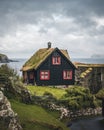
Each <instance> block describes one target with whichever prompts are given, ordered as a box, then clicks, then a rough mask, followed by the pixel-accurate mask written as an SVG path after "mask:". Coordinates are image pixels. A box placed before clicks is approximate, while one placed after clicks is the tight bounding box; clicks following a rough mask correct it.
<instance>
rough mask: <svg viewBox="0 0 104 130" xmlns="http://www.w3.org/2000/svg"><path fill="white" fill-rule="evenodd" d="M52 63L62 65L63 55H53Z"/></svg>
mask: <svg viewBox="0 0 104 130" xmlns="http://www.w3.org/2000/svg"><path fill="white" fill-rule="evenodd" d="M52 64H53V65H60V64H61V57H60V56H53V57H52Z"/></svg>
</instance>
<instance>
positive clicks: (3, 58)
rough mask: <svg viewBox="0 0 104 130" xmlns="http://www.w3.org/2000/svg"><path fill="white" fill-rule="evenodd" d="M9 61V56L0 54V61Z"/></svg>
mask: <svg viewBox="0 0 104 130" xmlns="http://www.w3.org/2000/svg"><path fill="white" fill-rule="evenodd" d="M9 61H10V60H9V58H8V57H7V56H6V55H4V54H0V62H1V63H8V62H9Z"/></svg>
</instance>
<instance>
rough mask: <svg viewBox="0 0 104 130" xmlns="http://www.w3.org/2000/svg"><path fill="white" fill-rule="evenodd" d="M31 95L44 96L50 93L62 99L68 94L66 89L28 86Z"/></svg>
mask: <svg viewBox="0 0 104 130" xmlns="http://www.w3.org/2000/svg"><path fill="white" fill-rule="evenodd" d="M26 88H27V89H28V90H29V91H30V93H31V94H33V95H34V94H35V95H37V96H42V95H43V94H44V93H45V92H50V93H52V95H53V96H54V97H56V98H57V99H60V98H61V97H62V96H63V95H64V94H66V91H65V89H60V88H53V87H45V86H44V87H41V86H26Z"/></svg>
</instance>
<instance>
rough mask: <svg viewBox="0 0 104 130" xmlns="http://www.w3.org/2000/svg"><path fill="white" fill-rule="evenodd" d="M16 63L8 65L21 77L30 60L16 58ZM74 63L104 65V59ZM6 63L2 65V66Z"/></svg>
mask: <svg viewBox="0 0 104 130" xmlns="http://www.w3.org/2000/svg"><path fill="white" fill-rule="evenodd" d="M12 60H15V61H16V62H9V63H7V64H8V66H10V67H11V68H13V69H15V70H16V71H17V73H18V75H19V76H22V72H21V71H20V70H21V68H22V66H23V65H24V63H25V62H26V61H27V60H28V59H25V58H15V59H12ZM71 61H72V62H81V63H89V64H104V58H71ZM2 64H4V63H0V66H1V65H2Z"/></svg>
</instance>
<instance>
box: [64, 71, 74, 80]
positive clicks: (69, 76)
mask: <svg viewBox="0 0 104 130" xmlns="http://www.w3.org/2000/svg"><path fill="white" fill-rule="evenodd" d="M63 79H72V70H64V71H63Z"/></svg>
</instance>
